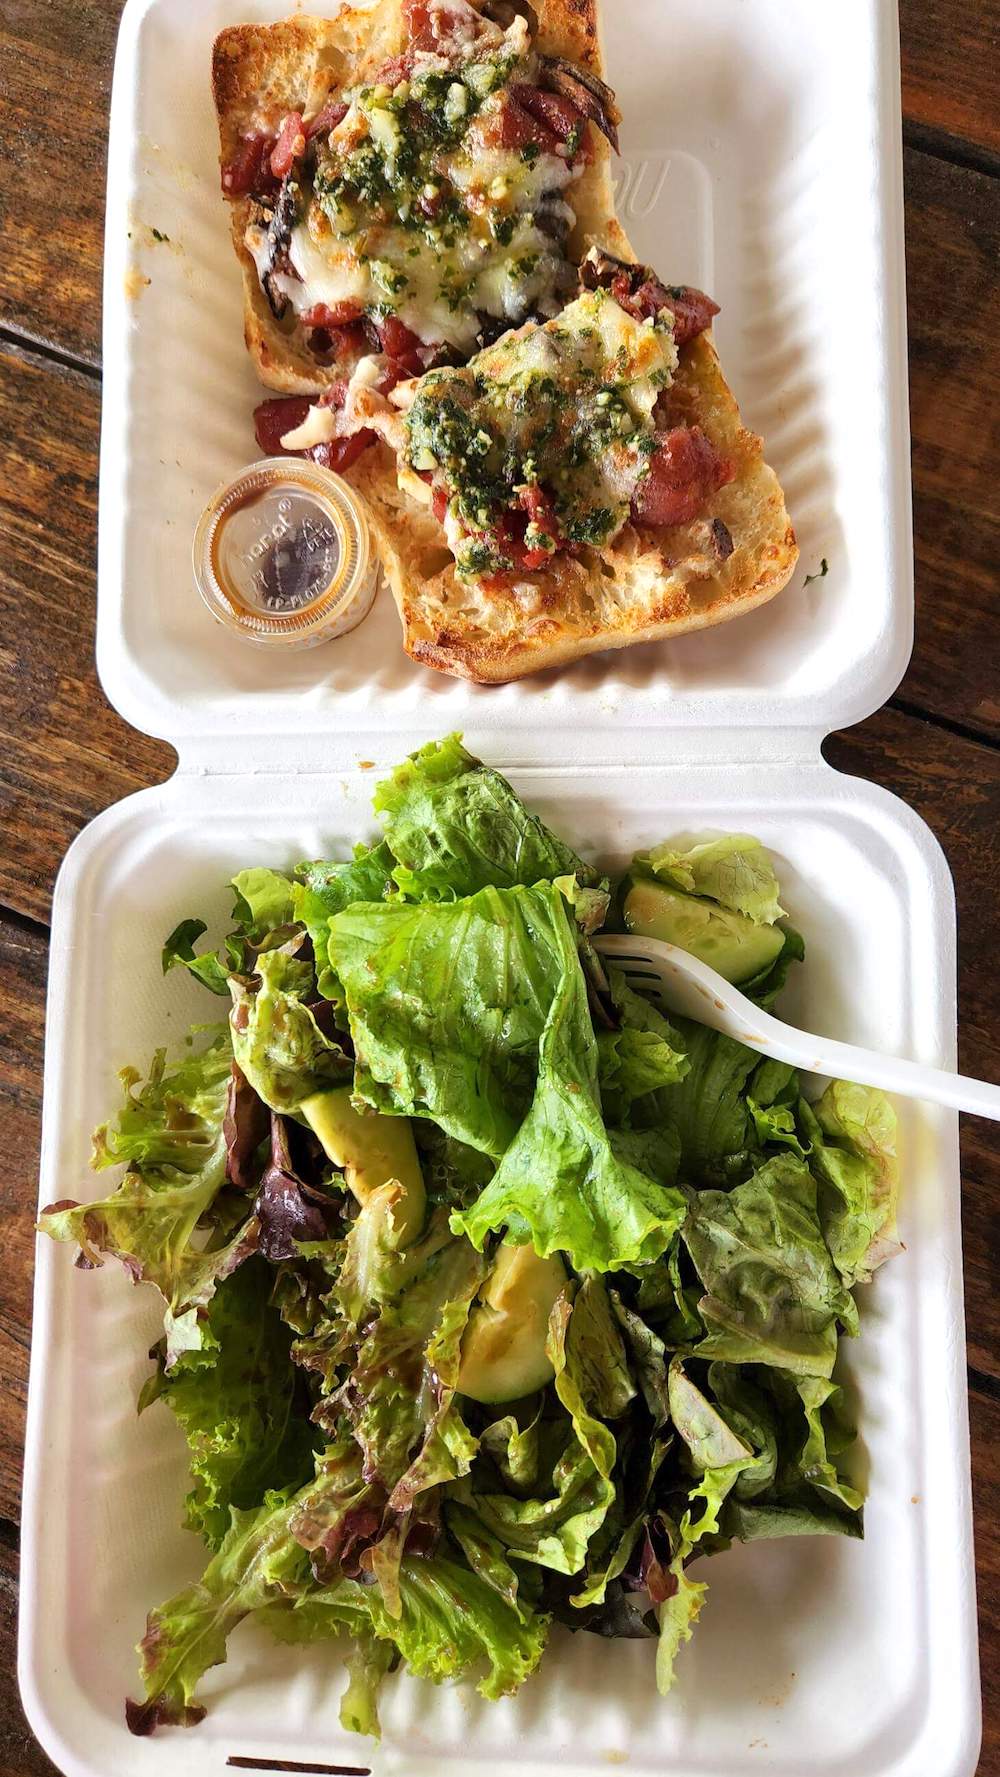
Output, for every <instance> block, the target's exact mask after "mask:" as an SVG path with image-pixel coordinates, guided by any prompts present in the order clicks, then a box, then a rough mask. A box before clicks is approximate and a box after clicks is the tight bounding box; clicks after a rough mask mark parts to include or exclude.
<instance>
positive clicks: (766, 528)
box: [213, 0, 798, 683]
mask: <svg viewBox="0 0 1000 1777" xmlns="http://www.w3.org/2000/svg"><path fill="white" fill-rule="evenodd" d="M213 89H214V94H215V101H216V107H217V110H218V115H219V127H220V140H221V164H222V185H223V191H224V193H225V194H226V196H227V198H228V200H229V202H230V204H231V208H232V225H233V236H234V241H235V244H236V250H237V254H238V257H239V259H240V263H241V266H242V271H243V281H244V307H245V334H246V341H247V346H248V348H249V350H250V353H251V355H252V357H253V360H254V362H255V365H256V368H257V371H258V374H259V376H260V378H261V380H262V381H263V382H264V383H265V384H266V385H267V387H269V388H270V389H271V390H273V391H275V392H276V394H275V395H274V396H272V398H271V399H269V400H266V401H264V402H263V403H262V404H261V405H260V407H258V409H257V412H256V416H255V418H256V430H257V438H258V443H259V444H260V446H261V448H262V449H264V450H265V451H267V452H269V453H272V452H278V451H290V452H294V453H297V454H304V455H308V456H310V457H313V458H314V459H315V460H317V461H319V462H321V463H325V464H326V465H327V466H328V467H330V468H333V469H336V470H338V471H339V472H340V473H342V474H345V475H346V476H347V478H348V479H349V480H350V481H351V483H352V485H353V486H354V487H355V488H356V489H357V490H358V491H359V492H360V493H361V494H362V495H363V496H364V497H365V499H366V501H367V505H368V509H369V512H370V516H371V520H372V524H373V528H374V530H375V533H376V538H377V541H378V545H379V549H380V553H381V555H382V559H383V562H384V565H385V568H386V573H387V578H388V580H389V583H390V585H391V587H392V591H393V594H394V596H395V599H396V603H397V606H398V609H399V613H400V618H401V621H402V627H403V639H404V646H405V648H406V651H407V653H409V654H410V655H411V656H412V657H413V658H414V659H415V660H419V661H421V662H423V663H425V664H426V665H428V666H433V667H436V668H438V669H439V670H441V671H444V672H448V673H451V674H454V675H457V676H460V677H464V678H468V679H473V680H476V681H478V682H481V683H504V682H506V681H508V680H511V679H516V678H521V677H523V676H524V675H526V674H528V673H533V672H538V671H540V670H542V669H545V668H548V667H553V666H558V665H560V664H562V663H564V662H567V661H570V660H573V659H575V658H577V657H579V656H581V655H584V654H588V653H592V652H594V651H597V650H600V649H606V648H617V647H626V646H629V645H632V644H634V643H637V642H643V641H654V640H657V639H660V638H662V637H665V636H668V635H675V634H680V633H682V632H683V631H686V630H693V629H700V628H705V627H707V626H708V625H711V624H715V623H719V622H722V621H724V620H726V619H728V618H731V617H735V616H738V615H740V614H741V613H743V612H745V611H748V610H751V609H752V608H753V607H754V606H756V605H759V604H763V603H764V602H765V601H766V600H767V599H769V598H771V597H773V596H774V594H775V593H777V592H778V591H780V589H781V588H782V587H783V586H784V585H785V584H786V582H787V581H788V579H789V577H790V575H791V573H792V570H793V568H794V566H795V561H796V559H797V554H798V551H797V548H796V544H795V536H794V532H793V530H792V527H791V523H790V521H789V518H788V514H787V512H786V510H785V503H784V498H783V495H782V492H781V488H780V486H779V484H778V481H777V478H776V476H775V475H774V473H773V471H772V470H771V469H770V468H769V467H768V466H767V464H766V463H765V461H764V457H763V449H762V444H761V440H760V439H759V438H757V437H755V436H754V435H753V434H752V433H750V432H748V431H747V430H746V429H745V428H744V427H743V425H742V424H741V421H740V415H739V410H738V408H737V405H736V402H735V400H734V399H733V396H732V394H731V393H730V390H729V388H728V386H727V384H726V381H725V378H724V376H723V374H722V370H721V368H720V365H719V360H718V356H717V353H716V351H715V347H714V344H713V342H712V335H711V322H712V318H713V316H714V315H715V314H716V313H717V312H718V308H717V305H716V304H715V303H714V302H713V301H712V300H711V299H710V298H709V297H707V296H706V295H704V294H703V293H702V292H701V291H698V290H694V289H692V288H690V287H687V286H677V285H668V284H666V283H664V282H662V281H661V279H660V278H659V277H658V276H657V275H656V273H655V272H654V271H653V270H652V269H651V268H649V267H647V266H643V265H640V264H639V263H638V262H637V261H636V258H635V255H634V253H633V251H632V249H631V246H630V244H629V242H628V240H627V238H626V236H625V234H624V232H623V230H622V229H621V227H620V225H619V223H618V222H617V219H616V217H615V214H614V205H613V197H612V187H611V155H612V152H613V151H614V150H616V149H617V125H618V123H619V121H620V115H619V112H618V109H617V106H616V103H615V99H614V95H613V94H612V93H611V91H610V89H609V88H608V87H607V86H606V85H605V83H604V81H603V79H602V69H601V62H600V50H599V41H598V33H597V21H596V0H540V3H539V4H537V5H536V6H534V7H530V6H528V5H527V4H525V3H523V0H521V3H520V4H519V5H518V6H517V7H516V8H515V6H514V5H513V4H512V3H511V0H492V3H490V0H484V3H483V4H482V5H478V6H474V5H472V4H470V3H469V0H378V3H377V4H376V5H375V6H374V7H373V8H371V9H346V10H344V11H342V12H341V13H339V14H338V15H337V16H336V17H335V18H332V19H320V18H311V17H307V16H300V17H295V18H293V19H289V20H286V21H284V22H282V23H279V24H275V25H269V26H250V25H245V26H236V27H233V28H232V29H229V30H227V31H224V32H223V33H222V34H221V35H220V37H219V38H218V39H217V40H216V44H215V51H214V59H213Z"/></svg>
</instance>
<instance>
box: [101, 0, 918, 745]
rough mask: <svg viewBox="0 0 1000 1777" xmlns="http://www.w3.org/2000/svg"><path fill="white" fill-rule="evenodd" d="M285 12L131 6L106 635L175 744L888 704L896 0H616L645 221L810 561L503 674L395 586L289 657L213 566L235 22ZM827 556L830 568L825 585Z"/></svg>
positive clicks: (896, 434)
mask: <svg viewBox="0 0 1000 1777" xmlns="http://www.w3.org/2000/svg"><path fill="white" fill-rule="evenodd" d="M317 10H320V11H324V12H325V11H328V10H330V11H335V10H337V8H336V7H335V6H332V5H331V4H329V0H327V3H326V4H322V5H319V6H318V7H317ZM287 11H288V4H287V0H244V3H243V4H241V5H238V6H237V5H234V0H130V5H129V6H128V8H127V9H126V12H125V15H124V20H123V25H122V36H121V41H120V48H119V60H118V67H117V70H116V79H115V92H114V102H113V107H112V137H111V146H110V156H109V166H110V178H109V190H108V218H107V235H106V241H107V246H106V281H105V292H104V304H105V347H106V349H105V354H104V356H105V373H106V384H105V421H104V439H103V450H102V464H101V546H100V602H99V617H98V661H99V666H100V671H101V677H102V680H103V683H104V686H105V689H106V691H107V693H108V696H109V697H110V698H111V701H112V702H113V703H114V704H115V705H116V706H117V708H118V709H119V710H120V711H121V712H122V713H123V714H124V715H125V716H126V718H127V719H128V720H129V721H130V722H132V723H133V724H134V725H135V726H136V727H139V728H142V729H145V730H147V731H151V732H155V733H157V734H160V735H163V736H165V737H166V738H168V739H170V740H173V741H175V742H178V743H180V744H183V743H184V741H185V740H186V739H188V738H190V737H193V736H195V735H201V736H205V735H209V734H215V735H226V734H227V733H229V732H230V731H231V730H232V728H233V726H234V725H236V726H238V728H239V730H240V731H241V732H243V733H248V732H256V733H268V734H270V735H274V734H275V733H278V732H280V733H287V734H298V733H301V732H302V731H304V730H306V729H308V730H312V731H316V732H319V733H323V734H329V733H338V734H339V733H345V732H347V733H351V734H352V735H357V736H360V735H362V734H363V733H365V732H370V731H371V730H373V729H380V730H391V731H393V732H395V733H401V732H404V731H405V732H407V733H420V734H422V735H428V734H437V733H441V732H442V731H443V730H444V729H445V728H447V727H449V726H452V727H455V726H467V727H468V726H471V725H472V724H473V722H475V723H476V724H478V725H482V726H484V727H489V728H490V730H491V731H492V732H493V733H494V734H495V736H496V742H495V747H496V748H501V749H503V748H509V746H510V741H511V737H513V736H516V737H517V741H518V743H519V744H520V745H521V746H523V745H524V743H525V741H526V740H528V738H529V737H530V738H531V742H532V753H531V755H526V754H524V753H521V754H520V755H519V756H522V757H525V756H533V757H535V758H537V757H539V756H542V757H544V754H540V752H539V746H540V745H541V744H542V740H543V737H544V736H545V735H546V734H549V733H551V732H552V731H553V730H565V729H567V728H570V727H572V728H574V729H575V730H577V731H579V730H580V729H581V728H585V729H586V730H587V731H588V732H589V733H591V734H593V735H594V736H595V737H600V744H598V741H597V739H595V744H594V756H595V757H596V758H597V759H598V760H600V759H602V758H606V757H607V744H608V741H609V739H610V737H611V736H612V735H613V734H614V733H616V732H621V731H623V730H627V729H633V730H634V729H641V730H643V731H645V730H648V729H649V727H650V726H651V725H653V726H658V725H668V726H670V727H676V726H679V725H682V726H693V727H698V728H704V727H706V726H712V727H720V728H722V727H731V726H732V727H735V726H745V725H746V724H753V725H761V726H775V725H777V726H781V727H784V726H788V725H799V726H808V727H810V728H820V727H823V726H825V728H826V729H830V728H833V727H835V726H837V725H838V724H842V723H844V722H847V721H850V720H855V719H858V718H860V717H861V716H863V715H866V714H868V713H869V712H870V711H871V710H872V709H874V708H875V707H877V705H878V704H879V703H880V702H881V701H882V700H883V699H884V697H885V696H887V695H888V693H889V692H890V691H891V690H892V689H893V688H894V687H895V685H896V684H897V683H898V681H899V678H900V677H901V675H902V672H903V668H904V665H905V662H906V659H907V656H908V653H909V648H910V640H911V605H912V597H911V567H910V532H909V482H908V466H907V465H908V449H907V422H906V400H905V389H906V366H905V321H904V311H903V270H902V265H903V258H902V207H901V195H900V193H901V183H900V172H899V107H898V48H897V43H896V36H895V14H894V7H893V6H892V5H891V4H886V3H883V0H844V4H842V5H841V6H838V7H836V8H831V7H821V6H797V7H789V6H788V5H787V4H784V3H783V0H754V4H753V5H752V6H751V5H740V6H734V5H733V4H732V0H703V3H702V4H700V5H698V6H681V5H679V4H678V5H665V4H663V3H662V0H631V3H630V4H629V5H627V6H626V5H622V4H615V3H613V0H607V4H605V6H604V33H605V39H606V58H607V64H608V70H609V77H610V79H611V80H612V81H613V83H614V85H615V86H616V88H617V90H618V93H619V97H620V100H621V102H622V106H623V109H624V112H625V119H626V121H625V127H624V131H623V144H622V145H623V157H622V160H621V162H620V163H619V166H618V184H619V192H620V205H621V211H622V216H623V220H624V222H625V224H626V227H627V228H628V229H629V231H630V232H631V234H632V237H633V240H634V243H635V246H636V249H637V251H638V252H639V253H640V254H642V255H645V256H647V257H648V258H649V259H650V260H651V261H652V262H654V263H655V264H656V265H657V266H658V267H659V268H660V269H661V271H662V273H663V275H664V276H665V277H667V278H668V279H670V280H676V281H681V280H687V281H690V282H692V283H695V284H699V285H703V286H704V287H705V288H707V289H708V290H709V291H710V292H711V293H712V294H713V295H714V296H715V298H716V300H717V301H718V302H720V303H721V305H722V313H721V315H720V317H719V320H718V322H717V324H716V332H717V336H718V341H719V347H720V351H721V354H722V361H723V365H724V367H725V370H726V373H727V376H728V378H729V380H730V383H731V385H732V387H733V389H734V391H735V393H736V395H737V398H738V399H739V400H740V403H741V405H742V409H743V413H744V417H745V420H746V423H747V424H748V425H749V426H751V427H753V428H755V429H756V430H758V431H760V432H762V433H763V435H764V438H765V442H766V447H767V452H768V456H769V458H770V460H771V461H772V462H773V464H774V466H775V468H776V469H777V471H778V473H779V475H780V476H781V479H782V481H783V484H784V486H785V490H786V493H787V498H788V505H789V510H790V511H791V513H792V517H793V521H794V523H795V525H796V527H797V530H798V534H799V540H800V543H801V548H802V559H801V562H800V564H799V568H798V570H797V572H796V576H795V578H794V580H793V582H792V584H791V585H790V586H789V587H788V588H787V589H786V590H785V591H784V592H783V593H781V594H780V595H779V596H778V598H777V599H776V600H774V601H773V602H772V603H771V604H769V605H767V606H766V607H764V608H763V609H762V610H760V611H758V612H754V613H752V614H750V615H749V616H748V617H745V618H741V619H739V620H737V621H736V622H733V623H727V624H722V625H720V626H718V627H716V628H714V629H711V630H707V631H704V632H702V633H700V634H698V635H694V636H680V637H678V638H677V639H676V640H675V641H672V642H666V643H657V644H649V645H646V646H643V647H637V648H632V649H627V650H625V651H622V652H611V653H605V654H601V655H594V656H591V657H590V658H589V659H587V660H585V661H582V662H580V663H578V664H577V665H575V666H573V667H571V668H569V669H568V670H564V671H562V672H559V673H546V674H542V675H540V676H539V677H537V678H533V679H528V680H525V681H522V682H521V683H520V684H518V685H511V686H507V687H505V688H502V689H485V690H484V689H482V688H477V687H474V686H468V685H465V684H462V683H461V682H459V681H456V680H453V679H449V678H446V677H444V676H443V675H441V674H438V673H434V672H431V671H429V670H427V669H426V668H423V667H418V666H416V665H414V664H413V662H411V661H409V660H408V659H407V658H406V656H405V655H404V653H403V651H402V646H401V643H400V633H399V625H398V621H397V618H396V614H395V610H394V608H393V605H392V600H391V596H390V595H389V593H388V591H386V592H384V593H383V595H382V597H381V599H380V601H379V603H378V606H377V608H376V610H375V611H374V612H373V613H372V615H371V616H370V617H369V619H368V620H367V622H366V623H365V624H364V625H363V626H362V627H361V628H360V629H359V630H358V631H357V632H356V633H355V634H353V635H351V636H349V637H347V638H345V639H344V640H342V641H340V642H338V643H337V644H336V645H335V646H331V647H329V648H324V649H323V650H321V651H320V652H319V653H315V654H313V653H306V654H299V655H295V654H290V655H288V656H287V658H284V659H281V660H275V659H274V658H272V657H263V656H261V655H259V654H258V653H256V652H255V651H254V650H253V649H252V648H249V647H239V646H236V645H234V643H233V641H232V639H231V638H230V637H229V636H227V635H226V634H225V633H224V631H222V630H221V629H220V628H218V627H217V626H216V625H215V624H213V622H212V620H211V618H210V617H209V616H208V614H207V613H206V612H205V611H204V610H203V609H202V608H201V606H200V602H199V600H198V598H197V596H196V594H195V592H194V588H193V586H192V584H191V573H190V547H191V538H192V535H193V531H194V527H195V523H196V520H197V518H198V515H199V513H200V511H201V510H202V507H203V506H204V504H205V502H206V501H207V499H208V497H209V495H210V494H211V493H212V491H213V489H214V488H215V487H217V486H218V485H219V484H220V483H221V482H222V481H224V480H226V479H228V478H229V477H230V476H231V475H233V474H234V473H235V472H236V471H238V470H239V469H240V468H241V467H242V466H243V465H244V464H245V463H247V462H248V461H250V460H251V459H252V458H253V456H254V455H255V452H256V447H255V444H254V438H253V431H252V424H251V411H252V409H253V407H254V405H255V404H256V402H257V401H258V400H259V399H260V398H261V396H260V390H259V386H258V384H257V382H256V379H255V377H254V375H253V372H252V369H251V367H250V362H249V359H248V357H247V355H246V353H245V351H244V348H243V338H242V333H243V327H242V308H241V302H242V298H241V287H240V274H239V269H238V266H237V263H236V259H235V255H234V254H233V251H232V245H231V241H230V235H229V220H228V216H227V214H226V208H225V205H224V203H223V200H222V198H221V195H220V192H219V185H218V173H217V153H218V149H217V134H216V125H215V116H214V111H213V108H212V104H211V98H210V94H209V90H208V69H209V56H210V48H211V43H212V39H213V37H214V35H215V33H216V31H217V30H219V29H220V27H222V26H223V25H225V24H230V23H232V22H233V20H234V19H236V18H246V19H253V20H257V19H272V18H279V17H281V16H283V15H284V14H285V13H286V12H287ZM848 94H849V95H850V103H849V105H847V104H845V96H846V95H848ZM154 229H155V230H156V231H157V232H158V233H159V234H160V235H166V236H167V237H169V238H168V239H167V240H166V241H163V240H157V239H156V237H155V236H154V234H153V232H152V231H153V230H154ZM824 558H825V559H826V560H827V562H828V564H829V574H828V575H827V576H826V578H821V579H814V580H813V581H812V583H811V584H809V585H808V586H807V585H806V584H805V581H806V575H807V574H814V575H815V574H818V572H819V570H820V563H821V560H823V559H824ZM634 744H635V741H634V736H633V739H632V746H633V748H634ZM358 756H360V757H363V756H364V748H363V746H361V745H359V747H358V748H357V749H356V750H355V757H358ZM494 756H495V757H497V756H498V755H497V753H496V751H495V752H494ZM510 756H518V755H517V754H516V753H515V754H512V753H510V752H509V751H507V752H504V753H503V757H504V758H506V757H510Z"/></svg>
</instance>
